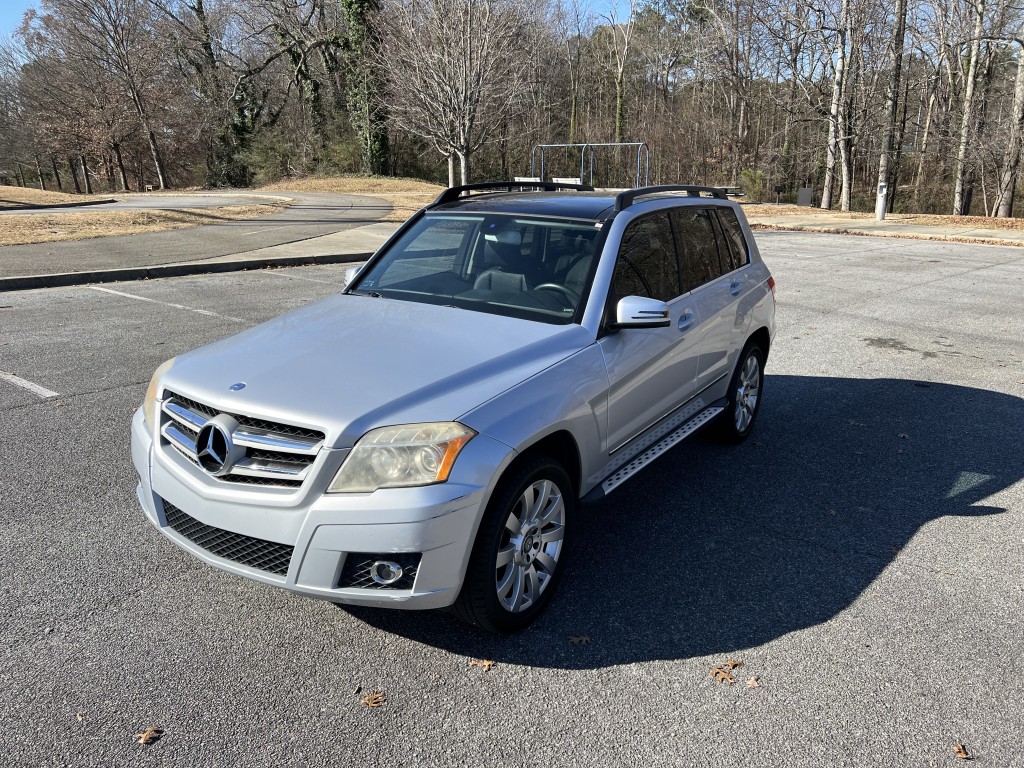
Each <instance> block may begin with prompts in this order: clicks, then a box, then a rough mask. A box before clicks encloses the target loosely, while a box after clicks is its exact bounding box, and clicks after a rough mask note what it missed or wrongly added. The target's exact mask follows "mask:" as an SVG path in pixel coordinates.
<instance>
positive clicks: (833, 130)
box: [821, 0, 850, 210]
mask: <svg viewBox="0 0 1024 768" xmlns="http://www.w3.org/2000/svg"><path fill="white" fill-rule="evenodd" d="M849 15H850V2H849V0H843V4H842V8H841V10H840V12H839V32H838V38H837V51H836V53H837V56H836V71H835V74H834V76H833V77H832V102H831V105H830V106H829V112H828V117H829V120H828V145H827V149H826V151H827V157H826V160H825V183H824V185H823V189H822V192H821V207H822V208H824V209H826V210H828V209H830V208H831V207H832V187H834V186H835V179H836V163H837V162H838V161H839V136H840V131H841V130H843V129H845V125H843V123H842V122H841V117H842V114H841V113H842V111H843V85H844V78H845V75H846V27H847V18H848V17H849Z"/></svg>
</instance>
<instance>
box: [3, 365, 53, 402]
mask: <svg viewBox="0 0 1024 768" xmlns="http://www.w3.org/2000/svg"><path fill="white" fill-rule="evenodd" d="M0 379H3V380H4V381H9V382H10V383H11V384H13V385H14V386H16V387H21V388H22V389H27V390H28V391H29V392H31V393H32V394H34V395H39V396H40V397H42V398H47V397H60V392H54V391H53V390H52V389H47V388H46V387H40V386H39V385H38V384H33V383H32V382H31V381H28V380H26V379H23V378H21V376H15V375H14V374H13V373H8V372H7V371H0Z"/></svg>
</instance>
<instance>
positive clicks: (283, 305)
mask: <svg viewBox="0 0 1024 768" xmlns="http://www.w3.org/2000/svg"><path fill="white" fill-rule="evenodd" d="M757 239H758V242H759V244H760V246H761V249H762V251H763V253H764V256H765V259H766V261H767V263H768V264H769V266H770V267H771V269H772V270H773V273H774V275H775V278H776V280H777V284H778V322H779V329H778V335H777V338H776V340H775V344H774V347H773V349H772V351H771V355H770V358H769V361H768V366H767V371H768V377H767V381H766V386H765V391H764V400H763V407H762V411H761V414H760V417H759V419H760V421H759V423H758V425H757V426H756V428H755V432H754V434H753V435H752V437H751V439H750V440H749V441H748V442H746V443H745V444H743V445H742V446H740V447H724V446H721V445H718V444H717V443H714V442H712V441H711V440H710V439H708V438H705V437H703V436H700V435H698V436H697V437H696V438H693V439H691V440H688V441H685V442H684V443H682V444H681V445H680V446H678V447H677V448H675V449H673V450H672V451H671V452H669V453H668V454H666V455H665V456H664V457H662V458H661V459H659V460H658V461H657V462H656V463H655V464H653V465H652V466H651V467H649V468H648V469H646V470H644V471H643V472H642V473H640V474H639V475H638V476H637V477H635V478H634V479H632V480H630V481H629V482H628V483H627V484H625V485H624V486H622V487H621V488H620V489H619V490H618V491H616V492H615V493H614V494H613V495H612V496H611V497H610V498H609V499H608V500H606V501H605V502H604V503H602V504H601V505H599V506H597V507H595V508H593V509H590V510H586V511H585V512H584V513H581V515H580V518H579V522H578V523H577V527H576V529H575V541H573V542H572V545H573V551H572V552H570V553H569V555H570V558H571V559H570V560H568V561H567V566H568V571H567V572H566V574H565V575H566V578H565V579H564V580H563V582H562V584H561V585H560V592H559V593H558V594H557V595H556V596H555V599H554V600H553V602H552V603H551V605H550V607H549V609H548V611H547V613H546V614H545V615H544V616H543V617H541V619H540V620H539V621H538V622H537V623H536V624H535V625H534V626H533V627H531V628H530V629H528V630H527V631H525V632H523V633H521V634H519V635H517V636H514V637H512V638H507V639H497V638H491V637H485V636H481V635H479V634H477V633H475V632H473V631H470V630H467V629H465V628H463V627H462V626H461V625H460V624H458V623H456V622H455V621H454V620H452V619H450V618H448V617H447V616H445V615H440V614H433V613H427V614H420V613H404V612H386V611H369V610H359V611H348V610H342V609H339V608H336V607H334V606H331V605H329V604H326V603H321V602H317V601H313V600H308V599H304V598H299V597H295V596H292V595H290V594H288V593H285V592H282V591H280V590H275V589H273V588H271V587H267V586H263V585H260V584H256V583H253V582H250V581H248V580H245V579H240V578H237V577H234V576H231V575H229V574H226V573H222V572H220V571H217V570H215V569H212V568H210V567H208V566H206V565H204V564H203V563H201V562H199V561H198V560H196V559H195V558H193V557H191V556H190V555H187V554H186V553H184V552H182V551H180V550H179V549H177V548H176V547H175V546H174V545H173V544H172V543H170V542H169V541H167V540H165V539H164V538H162V537H161V536H160V535H159V534H158V533H157V532H156V531H154V530H153V529H152V528H151V527H150V525H149V523H148V522H147V521H146V519H145V518H144V516H143V514H142V513H141V511H140V510H139V509H138V506H137V502H136V500H135V493H134V487H135V479H134V474H133V472H134V471H133V469H132V467H131V463H130V460H129V457H128V434H129V419H130V417H131V413H132V411H133V410H134V408H135V407H136V406H137V405H138V404H139V402H140V401H141V399H142V396H143V392H144V390H145V387H146V382H147V381H148V379H149V376H150V373H151V372H152V370H153V369H154V368H155V367H156V366H157V365H158V364H159V363H160V362H162V361H163V360H165V359H167V358H169V357H171V356H173V355H176V354H179V353H181V352H184V351H186V350H188V349H191V348H193V347H195V346H197V345H200V344H203V343H206V342H209V341H213V340H215V339H219V338H222V337H224V336H227V335H229V334H231V333H233V332H235V331H238V330H241V329H243V328H246V327H249V326H251V325H253V324H255V323H259V322H261V321H264V320H266V319H269V318H271V317H273V316H276V315H278V314H280V313H281V312H284V311H287V310H288V309H291V308H293V307H297V306H301V305H303V304H305V303H307V302H309V301H313V300H315V299H317V298H320V297H323V296H326V295H329V294H331V293H333V292H335V291H336V290H337V289H338V285H339V283H340V279H341V275H342V273H343V271H344V267H342V266H315V267H303V268H297V269H288V270H274V271H269V270H257V271H249V272H238V273H231V274H222V275H207V276H193V277H180V278H173V279H166V280H151V281H147V282H135V283H116V284H107V285H102V286H91V287H89V286H81V287H70V288H51V289H46V290H36V291H19V292H14V293H7V294H3V295H0V372H4V373H5V374H6V378H4V377H3V376H0V466H3V467H4V468H5V469H6V470H7V471H5V472H4V473H3V479H2V480H0V546H2V548H3V551H4V552H5V556H4V557H3V558H0V584H2V585H3V589H2V590H0V639H2V641H3V642H2V648H3V651H2V653H0V690H2V691H3V695H2V696H0V722H3V724H4V726H3V728H0V755H4V756H5V758H4V760H5V762H6V764H8V765H15V766H40V765H45V766H62V765H68V766H84V765H97V766H100V765H102V766H109V765H123V764H126V763H129V762H131V763H133V764H138V765H168V766H192V765H195V766H210V765H218V766H228V765H245V766H281V765H309V766H349V765H352V766H366V765H387V766H406V765H430V766H448V765H450V766H465V765H473V766H477V765H481V766H492V765H495V766H496V765H502V766H533V765H551V766H579V765H588V766H589V765H594V766H635V765H647V766H662V765H665V766H669V765H672V766H675V765H678V766H689V765H707V766H826V765H827V766H865V765H894V766H904V765H908V766H909V765H914V766H917V765H921V766H931V765H934V766H942V765H954V764H957V763H958V760H957V759H956V758H955V757H954V755H953V752H952V745H953V744H954V743H963V744H964V745H966V747H967V748H968V750H969V751H970V752H971V753H972V754H973V755H974V756H975V757H976V759H977V764H978V765H992V766H1016V765H1022V764H1024V715H1022V714H1021V713H1022V712H1024V661H1022V658H1024V656H1022V653H1021V651H1022V650H1024V647H1022V640H1021V638H1022V637H1024V614H1022V612H1021V610H1020V608H1021V606H1022V605H1024V587H1022V584H1021V578H1020V576H1021V562H1022V558H1024V453H1022V450H1021V441H1020V435H1021V434H1022V432H1024V400H1022V399H1021V397H1022V395H1024V359H1022V356H1024V351H1022V348H1021V344H1020V339H1021V338H1024V311H1022V310H1021V302H1020V297H1021V295H1022V293H1024V256H1022V254H1021V251H1020V250H1019V249H1013V248H1000V247H987V246H969V245H953V244H945V243H930V242H918V241H905V240H883V239H871V238H855V237H845V236H837V235H813V234H804V233H785V232H761V233H758V235H757ZM12 376H13V377H17V379H16V380H15V379H14V378H12ZM27 385H32V386H27ZM33 387H34V388H33ZM582 636H585V637H586V638H587V640H586V641H582V640H581V637H582ZM570 638H574V639H576V640H578V641H580V642H579V644H574V643H573V642H570ZM475 659H488V660H492V661H494V662H495V665H494V666H493V667H492V668H490V669H489V670H488V669H485V668H482V667H477V666H470V665H469V662H470V661H471V660H475ZM729 659H733V660H735V661H737V662H742V666H739V667H737V668H736V669H734V670H733V675H734V677H735V680H736V682H735V684H733V685H728V684H722V683H717V682H715V680H714V679H712V677H711V669H712V667H714V666H720V665H723V664H725V663H726V661H727V660H729ZM748 681H752V682H751V685H750V686H749V687H748V684H747V683H748ZM369 690H380V691H381V692H383V693H384V695H385V696H386V702H385V703H384V705H383V706H381V707H380V708H378V709H368V708H366V707H364V706H361V705H360V703H359V701H360V695H359V694H358V693H357V691H359V692H365V691H369ZM148 726H154V727H156V728H160V729H162V730H163V731H164V735H163V737H162V738H161V739H160V740H159V741H158V742H156V743H155V744H152V745H150V746H141V745H138V744H136V743H135V739H134V738H133V735H134V734H136V733H140V732H142V731H143V729H145V728H146V727H148Z"/></svg>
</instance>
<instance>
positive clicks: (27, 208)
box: [0, 197, 117, 213]
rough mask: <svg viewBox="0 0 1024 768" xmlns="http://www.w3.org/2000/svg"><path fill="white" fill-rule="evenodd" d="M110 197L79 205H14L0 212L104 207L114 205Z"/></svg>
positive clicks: (1, 209)
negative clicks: (92, 206) (108, 204)
mask: <svg viewBox="0 0 1024 768" xmlns="http://www.w3.org/2000/svg"><path fill="white" fill-rule="evenodd" d="M116 202H117V200H115V199H114V198H112V197H107V198H104V199H103V200H86V201H85V202H81V203H52V204H51V205H42V204H39V203H29V204H25V205H16V206H14V207H13V208H0V211H6V212H7V213H17V212H18V211H43V210H49V209H50V208H85V207H87V206H90V205H106V204H107V203H116Z"/></svg>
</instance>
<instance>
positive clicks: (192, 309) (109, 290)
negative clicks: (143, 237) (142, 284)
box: [89, 285, 246, 323]
mask: <svg viewBox="0 0 1024 768" xmlns="http://www.w3.org/2000/svg"><path fill="white" fill-rule="evenodd" d="M89 287H90V288H92V289H93V290H94V291H103V292H104V293H112V294H114V295H115V296H124V297H125V298H126V299H135V300H136V301H148V302H150V303H151V304H162V305H163V306H165V307H173V308H174V309H185V310H188V311H189V312H197V313H198V314H200V315H207V316H209V317H221V318H224V319H225V320H231V321H233V322H236V323H244V322H246V321H245V320H243V319H242V318H240V317H231V316H230V315H218V314H217V313H216V312H211V311H210V310H208V309H196V308H195V307H186V306H185V305H184V304H172V303H171V302H169V301H158V300H157V299H150V298H148V297H146V296H136V295H135V294H134V293H122V292H121V291H115V290H114V289H112V288H101V287H100V286H98V285H90V286H89Z"/></svg>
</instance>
